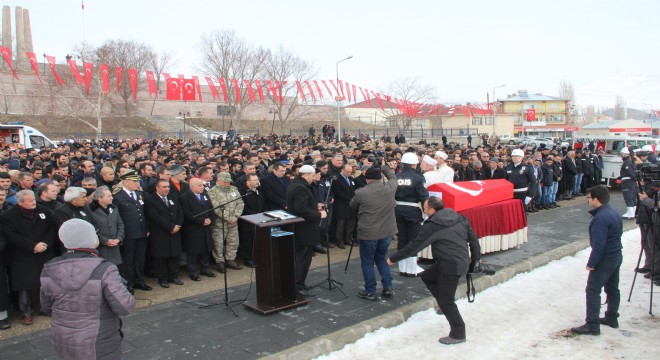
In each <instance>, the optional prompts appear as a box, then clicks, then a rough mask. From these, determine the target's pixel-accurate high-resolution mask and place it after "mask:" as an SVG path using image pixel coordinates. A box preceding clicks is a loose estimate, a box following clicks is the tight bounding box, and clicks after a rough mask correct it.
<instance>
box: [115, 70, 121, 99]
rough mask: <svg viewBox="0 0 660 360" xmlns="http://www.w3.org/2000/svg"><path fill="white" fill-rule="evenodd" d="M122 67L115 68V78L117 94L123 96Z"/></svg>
mask: <svg viewBox="0 0 660 360" xmlns="http://www.w3.org/2000/svg"><path fill="white" fill-rule="evenodd" d="M121 72H122V68H121V66H117V67H116V68H115V78H116V80H117V94H121Z"/></svg>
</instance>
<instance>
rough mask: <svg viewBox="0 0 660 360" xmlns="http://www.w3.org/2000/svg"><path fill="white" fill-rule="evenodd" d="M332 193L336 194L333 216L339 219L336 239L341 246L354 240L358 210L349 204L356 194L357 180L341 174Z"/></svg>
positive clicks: (333, 184) (334, 183)
mask: <svg viewBox="0 0 660 360" xmlns="http://www.w3.org/2000/svg"><path fill="white" fill-rule="evenodd" d="M332 193H333V194H334V196H335V202H334V204H333V209H332V211H333V217H334V218H335V219H336V220H337V230H336V233H335V234H336V235H335V236H336V237H335V238H336V241H337V244H338V245H339V247H343V244H350V243H351V242H352V241H353V230H354V229H355V220H356V216H357V212H356V211H355V209H352V208H351V207H350V206H349V205H348V204H349V203H350V202H351V199H352V198H353V196H355V182H354V181H353V178H351V177H350V176H349V177H348V179H347V178H346V177H345V176H344V175H343V174H339V175H338V176H337V180H335V181H334V182H333V183H332Z"/></svg>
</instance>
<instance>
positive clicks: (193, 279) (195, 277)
mask: <svg viewBox="0 0 660 360" xmlns="http://www.w3.org/2000/svg"><path fill="white" fill-rule="evenodd" d="M190 280H192V281H202V279H200V278H199V276H197V275H190Z"/></svg>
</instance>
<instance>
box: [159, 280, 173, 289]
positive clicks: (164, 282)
mask: <svg viewBox="0 0 660 360" xmlns="http://www.w3.org/2000/svg"><path fill="white" fill-rule="evenodd" d="M159 284H160V287H162V288H165V289H169V288H170V283H168V282H167V281H161V282H159Z"/></svg>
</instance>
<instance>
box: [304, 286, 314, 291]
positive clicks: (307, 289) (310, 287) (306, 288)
mask: <svg viewBox="0 0 660 360" xmlns="http://www.w3.org/2000/svg"><path fill="white" fill-rule="evenodd" d="M312 289H313V287H312V286H309V285H303V290H305V291H310V290H312Z"/></svg>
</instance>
